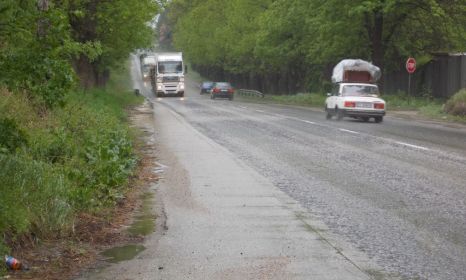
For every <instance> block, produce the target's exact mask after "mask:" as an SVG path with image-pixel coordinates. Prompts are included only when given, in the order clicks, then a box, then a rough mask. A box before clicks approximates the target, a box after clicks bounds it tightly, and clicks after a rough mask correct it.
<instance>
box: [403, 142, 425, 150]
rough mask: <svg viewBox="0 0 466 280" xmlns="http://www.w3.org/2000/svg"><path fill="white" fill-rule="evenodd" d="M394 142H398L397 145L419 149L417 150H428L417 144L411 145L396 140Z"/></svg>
mask: <svg viewBox="0 0 466 280" xmlns="http://www.w3.org/2000/svg"><path fill="white" fill-rule="evenodd" d="M395 143H396V144H399V145H403V146H406V147H410V148H414V149H419V150H423V151H430V149H429V148H426V147H422V146H418V145H413V144H409V143H404V142H398V141H395Z"/></svg>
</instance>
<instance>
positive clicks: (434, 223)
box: [146, 79, 466, 279]
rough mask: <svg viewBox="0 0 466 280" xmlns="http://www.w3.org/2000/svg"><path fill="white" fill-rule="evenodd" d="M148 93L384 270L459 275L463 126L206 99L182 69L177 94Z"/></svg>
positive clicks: (465, 218) (465, 237) (464, 228)
mask: <svg viewBox="0 0 466 280" xmlns="http://www.w3.org/2000/svg"><path fill="white" fill-rule="evenodd" d="M146 94H148V95H149V96H150V93H149V91H146ZM153 100H154V102H156V103H157V104H159V105H162V106H165V107H166V108H168V109H169V110H171V111H173V112H175V113H177V114H179V115H180V116H182V118H183V119H184V120H185V121H186V122H188V123H189V124H190V125H192V126H193V127H194V128H195V129H196V130H197V131H199V132H200V133H202V134H203V135H205V136H207V137H208V138H210V139H211V140H213V141H215V142H216V143H218V144H220V145H222V146H223V147H225V148H226V149H227V150H229V151H230V152H231V153H233V154H234V155H236V157H237V158H238V159H239V160H241V161H242V162H244V163H246V164H247V165H248V166H250V167H252V168H253V169H254V170H256V171H257V172H258V173H260V174H261V175H263V176H264V177H266V178H268V179H269V180H270V182H271V183H272V184H273V185H275V186H276V187H277V188H279V189H280V190H281V191H283V192H284V193H286V194H287V195H289V196H290V197H292V198H293V199H295V200H296V201H297V202H298V203H299V204H300V205H301V206H302V207H304V208H305V209H306V210H307V211H309V213H311V214H312V215H314V216H316V217H318V219H320V220H321V221H323V222H324V223H325V224H326V225H327V226H328V228H329V229H330V232H331V233H332V234H336V235H337V236H338V237H339V238H341V239H342V240H345V241H347V242H349V243H351V244H352V245H353V246H354V247H355V248H358V249H359V250H361V251H363V252H364V253H366V254H367V255H368V256H370V257H371V258H372V259H373V260H375V261H376V262H377V264H379V265H380V266H382V267H383V268H384V269H385V270H386V271H388V272H389V273H392V274H393V275H399V276H401V277H402V278H407V279H466V265H465V264H466V127H465V126H462V125H457V124H443V123H435V122H426V121H419V120H406V119H402V118H397V117H392V116H390V114H388V116H387V117H386V118H385V120H384V122H383V123H382V124H375V123H372V122H371V123H364V122H359V121H354V120H351V119H344V120H342V121H336V120H325V115H324V113H323V112H322V111H320V110H311V109H305V108H297V107H290V106H276V105H267V104H252V103H245V102H240V101H238V98H237V99H236V100H235V101H233V102H231V101H228V100H210V99H209V98H208V96H206V95H203V96H201V95H200V94H199V90H198V88H197V84H196V83H194V82H193V81H191V80H189V79H188V82H187V92H186V97H185V98H184V99H180V98H163V99H153ZM187 141H188V142H189V140H187ZM206 172H215V170H206ZM225 179H228V178H225Z"/></svg>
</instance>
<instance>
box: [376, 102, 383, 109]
mask: <svg viewBox="0 0 466 280" xmlns="http://www.w3.org/2000/svg"><path fill="white" fill-rule="evenodd" d="M374 109H385V104H383V103H375V104H374Z"/></svg>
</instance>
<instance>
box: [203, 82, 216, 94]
mask: <svg viewBox="0 0 466 280" xmlns="http://www.w3.org/2000/svg"><path fill="white" fill-rule="evenodd" d="M213 86H214V82H202V84H201V94H204V93H210V90H211V89H212V87H213Z"/></svg>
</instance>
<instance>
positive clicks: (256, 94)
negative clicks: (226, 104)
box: [236, 89, 264, 98]
mask: <svg viewBox="0 0 466 280" xmlns="http://www.w3.org/2000/svg"><path fill="white" fill-rule="evenodd" d="M236 93H237V94H239V95H243V96H254V97H262V98H263V97H264V94H263V93H262V92H260V91H257V90H253V89H237V90H236Z"/></svg>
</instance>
